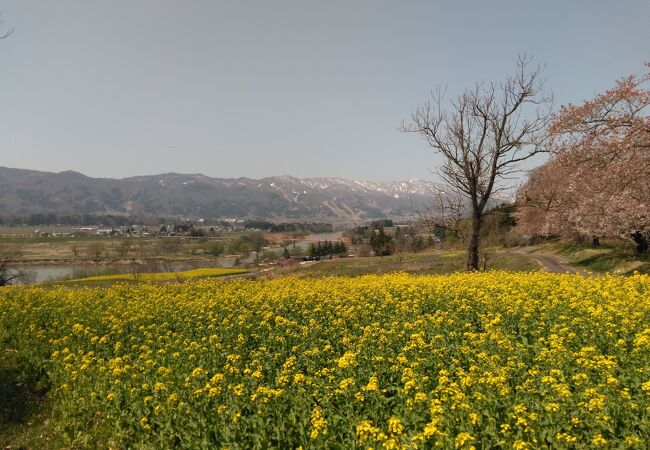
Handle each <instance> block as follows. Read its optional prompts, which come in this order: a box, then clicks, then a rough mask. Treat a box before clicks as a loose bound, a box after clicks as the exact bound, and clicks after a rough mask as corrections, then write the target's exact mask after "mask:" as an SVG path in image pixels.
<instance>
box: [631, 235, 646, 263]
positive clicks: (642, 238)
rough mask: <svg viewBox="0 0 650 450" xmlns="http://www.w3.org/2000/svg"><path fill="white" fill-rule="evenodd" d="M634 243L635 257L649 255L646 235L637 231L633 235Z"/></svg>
mask: <svg viewBox="0 0 650 450" xmlns="http://www.w3.org/2000/svg"><path fill="white" fill-rule="evenodd" d="M632 240H633V241H634V256H635V257H639V256H642V255H645V254H647V253H648V238H647V237H646V235H645V234H643V233H641V232H639V231H635V232H634V233H633V234H632Z"/></svg>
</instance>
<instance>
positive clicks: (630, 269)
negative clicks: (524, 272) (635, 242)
mask: <svg viewBox="0 0 650 450" xmlns="http://www.w3.org/2000/svg"><path fill="white" fill-rule="evenodd" d="M535 251H536V252H539V253H551V254H555V255H558V256H561V257H563V258H564V259H566V260H567V261H568V262H569V264H571V265H572V266H576V267H579V268H582V269H585V270H587V271H589V272H600V273H605V272H609V273H615V274H622V275H627V274H632V273H634V272H639V273H645V274H650V259H649V258H648V256H645V257H642V258H635V257H634V255H633V254H632V250H631V249H630V248H626V247H625V246H624V245H622V244H619V243H612V242H607V243H603V244H602V245H600V246H598V247H592V246H591V245H588V244H587V245H578V244H571V243H563V242H559V241H555V242H550V243H547V244H542V245H541V246H539V247H538V248H537V249H536V250H535Z"/></svg>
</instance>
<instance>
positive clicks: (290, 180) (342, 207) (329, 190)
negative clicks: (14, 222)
mask: <svg viewBox="0 0 650 450" xmlns="http://www.w3.org/2000/svg"><path fill="white" fill-rule="evenodd" d="M437 190H443V187H442V186H441V185H438V184H436V183H432V182H428V181H422V180H409V181H392V182H370V181H360V180H349V179H344V178H296V177H291V176H287V175H285V176H277V177H268V178H262V179H259V180H254V179H250V178H212V177H208V176H205V175H201V174H179V173H166V174H160V175H144V176H135V177H128V178H121V179H113V178H92V177H88V176H86V175H83V174H81V173H79V172H74V171H66V172H59V173H53V172H40V171H35V170H26V169H13V168H7V167H0V214H18V215H20V214H46V213H55V214H115V215H151V216H183V217H197V218H198V217H202V218H212V219H219V218H242V219H264V220H276V221H278V220H283V221H362V220H369V219H376V218H383V217H390V218H403V219H408V218H415V217H417V216H418V214H420V213H423V212H425V211H427V210H428V209H430V205H431V202H432V198H433V194H434V192H435V191H437Z"/></svg>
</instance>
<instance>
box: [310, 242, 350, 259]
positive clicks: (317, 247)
mask: <svg viewBox="0 0 650 450" xmlns="http://www.w3.org/2000/svg"><path fill="white" fill-rule="evenodd" d="M308 253H309V256H311V257H312V258H322V257H325V256H330V255H331V256H335V255H347V254H348V248H347V246H346V245H345V243H343V242H341V241H337V242H332V241H318V243H316V244H309V249H308Z"/></svg>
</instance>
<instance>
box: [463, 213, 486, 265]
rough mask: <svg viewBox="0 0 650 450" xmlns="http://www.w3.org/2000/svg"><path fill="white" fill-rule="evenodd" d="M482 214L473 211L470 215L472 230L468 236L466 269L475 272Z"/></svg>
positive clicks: (477, 261) (477, 262) (477, 263)
mask: <svg viewBox="0 0 650 450" xmlns="http://www.w3.org/2000/svg"><path fill="white" fill-rule="evenodd" d="M482 223H483V216H482V214H480V213H479V212H476V211H475V212H474V214H473V216H472V232H471V234H470V237H469V247H468V249H467V271H468V272H475V271H477V270H478V269H479V243H480V242H479V241H480V237H481V225H482Z"/></svg>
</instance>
